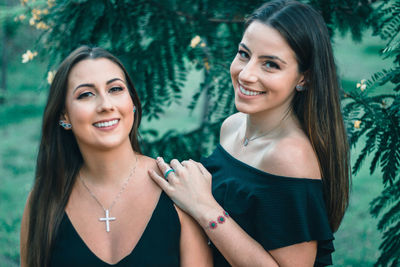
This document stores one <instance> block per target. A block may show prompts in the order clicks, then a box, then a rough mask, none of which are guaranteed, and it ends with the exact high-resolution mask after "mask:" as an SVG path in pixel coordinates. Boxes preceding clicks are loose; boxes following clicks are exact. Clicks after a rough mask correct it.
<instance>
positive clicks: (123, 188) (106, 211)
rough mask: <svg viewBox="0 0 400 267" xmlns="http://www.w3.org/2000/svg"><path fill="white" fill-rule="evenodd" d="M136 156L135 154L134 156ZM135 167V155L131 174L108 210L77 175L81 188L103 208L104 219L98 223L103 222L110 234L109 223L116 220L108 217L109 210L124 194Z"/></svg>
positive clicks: (100, 219)
mask: <svg viewBox="0 0 400 267" xmlns="http://www.w3.org/2000/svg"><path fill="white" fill-rule="evenodd" d="M135 155H136V154H135ZM136 165H137V155H136V161H135V166H133V168H132V170H131V172H130V173H129V176H128V177H127V178H126V179H125V182H124V183H123V185H122V187H121V189H120V190H119V192H118V194H117V195H116V197H115V198H114V200H113V202H112V203H111V205H110V207H109V208H108V209H106V208H104V206H103V204H101V202H100V201H99V200H98V199H97V197H96V196H95V195H94V194H93V192H92V191H91V190H90V189H89V187H88V186H87V185H86V183H85V181H83V179H82V177H81V175H80V174H79V179H80V180H81V182H82V184H83V186H84V187H85V188H86V190H87V191H88V192H89V194H90V195H91V196H92V197H93V198H94V200H96V202H97V203H98V204H99V205H100V207H102V208H103V210H104V212H105V215H106V216H105V217H103V218H99V221H101V222H105V223H106V231H107V232H110V221H115V220H116V218H115V217H110V210H111V209H112V207H113V206H114V205H115V203H116V202H117V200H118V199H119V197H120V196H121V194H122V192H124V190H125V188H126V186H127V185H128V183H129V180H130V179H131V178H132V176H133V174H134V173H135V170H136Z"/></svg>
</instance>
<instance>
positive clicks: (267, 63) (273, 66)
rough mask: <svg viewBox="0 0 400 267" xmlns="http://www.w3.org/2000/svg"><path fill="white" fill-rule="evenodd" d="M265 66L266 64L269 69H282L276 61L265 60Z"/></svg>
mask: <svg viewBox="0 0 400 267" xmlns="http://www.w3.org/2000/svg"><path fill="white" fill-rule="evenodd" d="M264 66H265V67H266V68H267V69H280V68H279V65H278V64H276V63H275V62H273V61H267V62H265V64H264Z"/></svg>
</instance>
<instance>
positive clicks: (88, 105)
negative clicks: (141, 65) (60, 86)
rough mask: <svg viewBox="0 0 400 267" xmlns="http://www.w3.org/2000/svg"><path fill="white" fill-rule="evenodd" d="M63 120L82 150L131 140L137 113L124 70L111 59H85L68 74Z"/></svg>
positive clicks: (117, 144)
mask: <svg viewBox="0 0 400 267" xmlns="http://www.w3.org/2000/svg"><path fill="white" fill-rule="evenodd" d="M62 119H64V120H65V121H66V122H68V123H70V124H71V125H72V131H73V133H74V135H75V138H76V140H77V142H78V145H79V148H80V149H81V151H82V149H95V150H105V149H110V148H114V147H116V146H119V145H121V144H124V143H126V142H130V139H129V133H130V131H131V129H132V125H133V120H134V114H133V101H132V98H131V96H130V94H129V90H128V86H127V83H126V79H125V75H124V72H123V71H122V69H121V68H120V67H119V66H118V65H117V64H115V63H114V62H112V61H111V60H109V59H105V58H100V59H86V60H83V61H81V62H79V63H77V64H76V65H75V66H74V67H73V68H72V70H71V71H70V73H69V76H68V89H67V97H66V101H65V113H64V118H62Z"/></svg>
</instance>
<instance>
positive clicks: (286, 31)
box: [246, 0, 351, 231]
mask: <svg viewBox="0 0 400 267" xmlns="http://www.w3.org/2000/svg"><path fill="white" fill-rule="evenodd" d="M254 21H259V22H261V23H263V24H265V25H268V26H270V27H272V28H274V29H275V30H277V31H278V32H279V33H280V34H281V35H282V36H283V38H284V39H285V40H286V42H287V43H288V44H289V46H290V47H291V48H292V50H293V51H294V52H295V54H296V59H297V63H298V65H299V72H300V73H303V74H304V75H305V80H306V83H305V88H306V90H305V91H302V92H296V95H295V96H294V98H293V102H292V108H293V112H294V114H295V115H296V116H297V118H298V119H299V121H300V123H301V125H302V127H303V130H304V132H305V133H306V134H307V136H308V138H309V139H310V141H311V144H312V146H313V149H314V151H315V153H316V155H317V157H318V161H319V166H320V170H321V173H322V182H323V188H324V197H325V202H326V206H327V210H328V218H329V222H330V225H331V228H332V230H333V231H336V230H337V229H338V228H339V225H340V222H341V221H342V218H343V216H344V212H345V210H346V209H347V207H348V204H349V189H350V183H351V177H350V170H349V161H350V156H349V145H348V142H347V135H346V131H345V127H344V123H343V118H342V113H341V107H340V100H339V81H338V77H337V73H336V65H335V60H334V57H333V52H332V46H331V42H330V37H329V34H328V29H327V27H326V25H325V22H324V20H323V18H322V16H321V15H320V14H319V13H318V12H316V11H315V10H314V9H312V8H311V7H310V6H308V5H306V4H302V3H299V2H296V1H285V0H278V1H271V2H268V3H266V4H264V5H263V6H261V7H260V8H259V9H257V10H256V11H255V12H254V13H253V14H252V15H251V16H250V17H249V18H248V20H247V21H246V28H247V27H248V26H249V25H250V24H251V23H252V22H254Z"/></svg>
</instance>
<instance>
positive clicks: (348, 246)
mask: <svg viewBox="0 0 400 267" xmlns="http://www.w3.org/2000/svg"><path fill="white" fill-rule="evenodd" d="M383 46H384V42H382V41H381V40H380V39H379V38H376V37H370V36H367V37H365V38H364V40H363V42H361V43H354V42H353V41H351V39H350V37H349V36H348V35H346V36H340V35H337V36H336V37H335V40H334V50H335V56H336V59H337V64H338V67H339V75H340V77H341V79H342V85H343V87H344V88H345V90H356V83H357V82H359V81H360V80H361V79H365V78H369V77H370V76H371V75H372V74H373V73H374V72H375V71H379V70H381V69H382V68H385V67H388V66H390V61H388V60H386V61H383V60H382V59H381V58H380V57H379V50H380V49H381V48H383ZM227 71H228V70H227ZM45 72H46V64H45V63H41V62H38V61H36V60H34V61H33V62H30V63H28V64H22V63H20V58H17V59H15V61H14V62H13V63H12V64H11V65H10V67H9V88H10V89H9V91H8V93H7V95H6V97H7V103H6V104H4V105H1V106H0V137H1V138H0V174H1V175H0V266H18V263H19V228H20V220H21V216H22V212H23V208H24V205H25V200H26V197H27V195H28V192H29V190H30V188H31V186H32V182H33V177H34V170H35V164H36V162H35V160H36V159H35V158H36V154H37V147H38V141H39V137H40V128H41V114H42V112H43V106H44V103H45V100H46V94H47V84H46V80H45V76H46V73H45ZM201 77H202V74H201V72H198V71H193V72H191V73H190V76H189V77H188V81H187V84H186V87H185V89H184V92H183V98H182V101H181V104H173V105H171V106H170V107H169V108H168V110H167V112H166V113H165V114H164V115H163V116H162V117H161V118H160V120H157V121H154V120H153V121H151V122H149V121H146V120H143V122H142V126H141V128H142V129H149V128H157V129H158V130H159V131H160V135H161V134H163V133H164V132H166V131H168V130H170V129H179V130H181V129H183V130H186V131H189V130H191V129H193V128H196V127H198V125H199V124H200V116H201V104H200V105H199V107H197V108H196V110H195V111H194V112H193V113H192V114H189V113H188V112H187V111H186V110H185V111H183V107H185V106H186V103H189V101H190V99H191V98H190V96H191V93H192V91H193V90H195V89H196V88H197V87H198V86H199V83H200V80H201ZM227 89H229V88H227ZM367 90H368V88H367ZM379 90H385V91H390V88H379ZM359 147H360V146H356V148H355V149H353V150H352V159H353V161H354V160H355V158H356V155H357V153H358V148H359ZM368 162H369V161H368V160H367V161H366V165H364V167H363V168H362V169H361V171H360V172H359V173H358V174H357V175H356V176H354V177H353V189H352V194H351V201H350V207H349V209H348V212H347V213H346V216H345V218H344V220H343V223H342V225H341V227H340V229H339V231H338V232H337V233H336V234H335V238H336V241H335V247H336V252H335V253H334V255H333V258H334V262H335V266H372V265H373V263H374V262H375V260H376V259H377V257H378V256H379V251H378V247H379V244H380V242H381V241H380V237H381V234H380V233H379V232H378V231H377V230H376V223H377V220H376V219H373V218H371V216H370V215H369V212H368V209H369V203H370V201H371V200H372V199H373V198H375V197H376V196H378V195H379V193H380V190H381V189H382V185H381V175H380V173H375V174H374V175H370V174H369V171H368Z"/></svg>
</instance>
